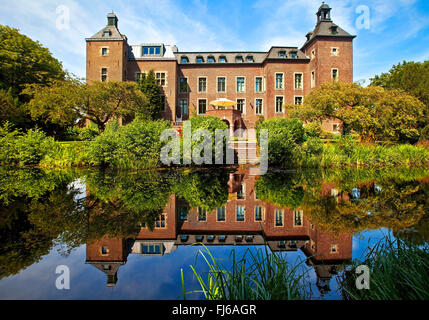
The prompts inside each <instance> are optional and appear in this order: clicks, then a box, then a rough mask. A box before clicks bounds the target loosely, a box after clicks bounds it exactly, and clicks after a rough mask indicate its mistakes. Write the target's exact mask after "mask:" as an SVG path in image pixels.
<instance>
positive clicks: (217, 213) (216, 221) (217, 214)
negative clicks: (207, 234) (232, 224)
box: [216, 206, 227, 222]
mask: <svg viewBox="0 0 429 320" xmlns="http://www.w3.org/2000/svg"><path fill="white" fill-rule="evenodd" d="M221 208H225V220H218V217H219V215H218V212H217V209H220V208H216V222H226V220H227V214H226V206H223V207H221Z"/></svg>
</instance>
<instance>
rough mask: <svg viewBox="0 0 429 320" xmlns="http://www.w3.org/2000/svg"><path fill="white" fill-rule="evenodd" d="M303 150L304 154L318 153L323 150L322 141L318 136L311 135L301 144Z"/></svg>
mask: <svg viewBox="0 0 429 320" xmlns="http://www.w3.org/2000/svg"><path fill="white" fill-rule="evenodd" d="M302 149H303V151H304V153H305V155H306V156H313V155H316V156H318V155H320V154H322V152H323V141H322V140H321V139H320V138H316V137H312V138H309V139H307V141H306V142H305V143H304V144H303V148H302Z"/></svg>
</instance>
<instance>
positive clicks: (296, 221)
mask: <svg viewBox="0 0 429 320" xmlns="http://www.w3.org/2000/svg"><path fill="white" fill-rule="evenodd" d="M302 219H303V211H302V210H294V211H293V225H294V227H302V224H303V221H302Z"/></svg>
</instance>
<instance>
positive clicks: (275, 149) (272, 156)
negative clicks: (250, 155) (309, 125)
mask: <svg viewBox="0 0 429 320" xmlns="http://www.w3.org/2000/svg"><path fill="white" fill-rule="evenodd" d="M262 129H266V130H268V163H269V164H270V165H274V166H289V167H290V166H291V165H292V162H293V159H294V157H295V153H296V150H297V147H298V146H299V145H301V144H302V143H303V142H304V127H303V124H302V122H301V121H300V120H298V119H285V118H272V119H268V120H265V121H264V122H263V123H261V124H260V125H259V126H258V127H257V128H256V130H257V137H258V143H259V144H260V131H261V130H262Z"/></svg>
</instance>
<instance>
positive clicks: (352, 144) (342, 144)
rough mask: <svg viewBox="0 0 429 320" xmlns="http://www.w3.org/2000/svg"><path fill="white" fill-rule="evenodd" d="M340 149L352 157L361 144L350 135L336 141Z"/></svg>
mask: <svg viewBox="0 0 429 320" xmlns="http://www.w3.org/2000/svg"><path fill="white" fill-rule="evenodd" d="M336 142H337V146H338V149H340V150H342V152H343V153H345V154H346V155H347V156H349V157H351V156H352V155H353V153H354V152H355V150H356V148H357V147H358V144H359V142H358V141H356V140H354V139H353V138H352V137H351V136H350V135H347V136H341V137H338V138H337V139H336Z"/></svg>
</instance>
